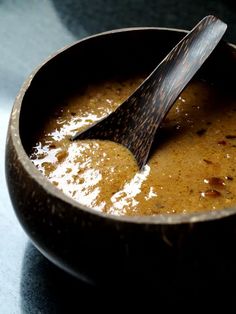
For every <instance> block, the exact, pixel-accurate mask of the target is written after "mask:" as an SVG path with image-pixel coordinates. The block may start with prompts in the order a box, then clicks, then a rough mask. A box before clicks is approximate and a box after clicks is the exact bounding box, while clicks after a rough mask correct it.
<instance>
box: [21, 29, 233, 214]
mask: <svg viewBox="0 0 236 314" xmlns="http://www.w3.org/2000/svg"><path fill="white" fill-rule="evenodd" d="M185 34H186V33H185V32H184V31H177V30H170V29H158V28H139V29H125V30H118V31H112V32H108V33H103V34H100V35H96V36H92V37H90V38H89V39H85V40H82V41H80V42H78V43H76V44H75V45H73V46H71V47H69V48H67V49H65V50H63V51H62V52H60V53H58V54H57V55H56V56H54V57H53V58H52V59H50V60H49V61H48V62H46V63H45V64H44V65H43V66H42V67H41V68H40V69H39V70H38V71H37V72H36V74H35V75H34V76H33V79H32V81H31V84H30V86H29V88H28V89H27V90H26V93H25V95H24V97H23V101H22V104H21V112H20V122H19V129H20V138H21V142H22V144H23V147H24V149H25V151H26V153H27V154H28V153H29V152H30V149H31V147H32V143H33V138H34V136H35V133H37V130H38V129H39V128H40V126H41V125H42V124H43V122H44V120H45V118H46V117H47V116H49V115H50V113H51V112H52V111H53V110H54V107H55V106H56V105H58V104H61V102H62V101H63V99H65V97H66V96H67V95H71V94H72V93H73V92H74V91H76V90H78V89H79V88H80V87H81V86H84V85H86V84H87V83H89V82H90V83H91V82H94V81H96V80H101V79H108V78H111V77H114V76H126V75H134V74H136V73H140V72H146V73H150V72H151V71H152V70H153V69H154V68H155V66H156V65H157V64H158V63H159V62H160V61H161V60H162V59H163V58H164V56H165V55H166V54H167V53H168V52H169V51H170V50H171V49H172V48H173V47H174V46H175V45H176V44H177V43H178V41H179V40H180V39H181V38H182V37H183V36H184V35H185ZM235 60H236V57H235V48H234V47H233V46H231V45H228V44H226V43H224V42H221V43H220V44H219V45H218V47H217V48H216V50H215V51H214V52H213V54H212V55H211V56H210V58H209V59H208V60H207V62H206V63H205V64H204V66H203V67H202V68H201V70H200V71H199V72H198V73H197V75H198V76H200V77H201V78H203V79H207V80H210V81H211V82H214V83H215V84H217V85H218V86H219V88H222V89H224V90H225V91H227V93H234V89H233V76H234V73H235V70H236V62H235ZM29 162H31V161H30V160H29ZM45 181H46V178H45ZM48 184H50V183H48ZM60 193H61V192H60ZM185 218H186V217H185Z"/></svg>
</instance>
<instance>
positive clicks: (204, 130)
mask: <svg viewBox="0 0 236 314" xmlns="http://www.w3.org/2000/svg"><path fill="white" fill-rule="evenodd" d="M196 133H197V135H198V136H202V135H203V134H205V133H206V129H200V130H198V131H197V132H196Z"/></svg>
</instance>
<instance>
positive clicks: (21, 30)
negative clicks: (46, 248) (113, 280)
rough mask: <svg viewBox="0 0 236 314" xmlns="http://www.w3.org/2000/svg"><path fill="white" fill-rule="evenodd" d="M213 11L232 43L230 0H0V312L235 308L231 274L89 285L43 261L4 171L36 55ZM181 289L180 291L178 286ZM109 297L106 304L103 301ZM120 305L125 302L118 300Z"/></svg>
mask: <svg viewBox="0 0 236 314" xmlns="http://www.w3.org/2000/svg"><path fill="white" fill-rule="evenodd" d="M208 14H215V15H217V16H219V17H220V18H222V19H223V20H224V21H225V22H226V23H228V31H227V34H226V36H225V38H226V39H228V40H230V41H231V42H234V43H235V42H236V4H235V0H209V1H207V0H182V1H181V0H179V1H176V0H169V1H168V0H136V1H135V0H123V1H122V0H117V1H115V0H114V1H112V0H110V1H109V0H77V1H75V0H65V1H62V0H40V1H37V0H0V147H1V150H0V313H3V314H5V313H79V312H83V311H84V308H85V309H86V312H87V311H88V310H89V309H93V310H95V311H98V312H99V313H100V312H101V311H109V312H112V311H113V310H117V308H118V309H119V310H122V311H128V310H129V309H132V311H136V310H137V309H140V307H141V306H145V312H148V308H150V307H153V309H154V311H155V312H157V313H158V312H160V313H161V312H162V311H161V310H160V308H161V307H163V306H164V307H165V308H166V309H170V308H171V309H172V310H175V311H177V310H182V309H183V308H185V309H188V311H189V313H192V312H195V311H196V310H197V309H198V310H201V311H203V312H204V311H205V310H215V309H219V308H220V307H222V311H224V312H225V313H229V312H236V309H235V301H234V298H235V279H236V278H232V279H231V280H229V279H227V280H225V281H223V282H222V281H220V282H218V281H217V273H216V278H214V280H212V279H211V280H212V282H209V281H208V280H207V279H206V281H204V282H202V283H200V284H198V285H195V284H194V282H192V284H191V286H186V287H184V286H183V285H180V283H179V282H178V281H177V282H172V283H169V284H168V283H167V284H165V285H163V284H162V283H158V282H157V283H156V285H155V286H154V287H153V286H152V287H149V286H146V285H142V286H141V287H140V286H139V287H125V285H124V286H122V287H116V286H115V285H114V286H113V287H112V286H110V287H104V288H98V287H90V286H87V285H86V284H84V283H82V282H79V281H78V280H75V279H74V278H71V277H70V276H69V275H67V274H65V273H64V272H62V271H61V270H59V269H57V268H56V267H55V266H53V265H52V264H51V263H50V262H48V261H47V260H46V259H45V258H44V257H43V256H42V255H41V254H40V253H38V251H37V250H36V249H35V248H34V247H33V246H32V245H31V244H30V242H29V240H28V238H27V236H26V235H25V233H24V232H23V230H22V229H21V227H20V225H19V223H18V221H17V219H16V217H15V214H14V212H13V208H12V206H11V203H10V200H9V197H8V192H7V187H6V183H5V174H4V146H5V138H6V130H7V124H8V119H9V115H10V111H11V108H12V105H13V102H14V98H15V96H16V94H17V92H18V90H19V88H20V86H21V84H22V83H23V81H24V79H25V78H26V77H27V76H28V75H29V74H30V72H31V71H32V70H33V68H34V67H36V66H37V65H38V64H39V63H40V62H41V61H42V60H44V59H45V58H46V57H48V55H50V54H51V53H53V52H54V51H55V50H57V49H60V48H61V47H63V46H65V45H67V44H70V43H72V42H74V41H75V40H77V39H79V38H82V37H84V36H87V35H89V34H93V33H97V32H100V31H105V30H110V29H113V28H121V27H128V26H165V27H177V28H185V29H190V28H192V27H193V26H194V24H195V23H196V22H198V20H200V19H201V18H202V17H203V16H205V15H208ZM180 287H181V288H180ZM108 300H110V301H111V302H112V304H111V305H109V303H108ZM125 304H126V305H125Z"/></svg>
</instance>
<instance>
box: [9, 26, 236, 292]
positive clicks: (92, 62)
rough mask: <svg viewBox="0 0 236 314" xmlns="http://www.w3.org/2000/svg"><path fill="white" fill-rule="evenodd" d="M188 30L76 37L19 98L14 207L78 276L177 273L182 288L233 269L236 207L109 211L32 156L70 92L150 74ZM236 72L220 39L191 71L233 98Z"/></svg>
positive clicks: (12, 151) (145, 277)
mask: <svg viewBox="0 0 236 314" xmlns="http://www.w3.org/2000/svg"><path fill="white" fill-rule="evenodd" d="M185 35H186V32H185V31H180V30H173V29H161V28H133V29H123V30H117V31H111V32H107V33H103V34H99V35H95V36H92V37H90V38H87V39H84V40H81V41H79V42H77V43H76V44H75V45H72V46H70V47H67V48H65V49H64V50H62V51H60V52H59V53H57V54H55V55H54V56H53V57H51V58H50V59H49V60H47V61H46V62H44V63H43V64H42V65H41V66H40V67H39V68H38V69H36V70H35V71H34V72H33V73H32V74H31V76H30V77H29V78H28V79H27V80H26V81H25V83H24V85H23V86H22V88H21V90H20V92H19V94H18V96H17V97H16V100H15V104H14V107H13V110H12V115H11V119H10V122H9V131H8V137H7V145H6V176H7V183H8V187H9V193H10V196H11V200H12V203H13V206H14V209H15V212H16V214H17V217H18V219H19V221H20V223H21V224H22V226H23V228H24V230H25V231H26V233H27V234H28V235H29V237H30V239H31V240H32V242H33V243H34V245H35V246H36V247H37V248H38V249H39V250H40V251H41V252H42V253H43V254H44V255H45V256H46V257H47V258H48V259H49V260H51V261H52V262H53V263H55V264H56V265H58V266H59V267H61V268H63V269H64V270H66V271H67V272H70V273H71V274H73V275H75V276H77V277H79V278H81V279H82V280H85V281H88V282H90V283H97V284H106V283H117V282H123V283H124V282H132V281H136V282H137V284H141V283H142V282H143V281H148V282H154V284H155V283H157V282H158V284H160V283H162V282H164V283H169V282H171V281H172V279H174V280H176V282H177V286H178V287H179V286H180V285H186V286H188V287H190V286H191V283H194V284H195V285H196V284H197V281H199V284H201V283H202V281H201V280H203V279H204V280H211V279H212V278H216V276H217V278H223V279H225V278H227V277H228V278H231V277H232V274H234V273H235V263H236V250H235V243H236V208H230V209H222V210H218V211H215V212H205V213H193V214H176V215H155V216H145V217H128V216H127V217H124V216H123V217H118V216H111V215H108V214H105V213H100V212H96V211H94V210H92V209H91V208H88V207H86V206H83V205H81V204H80V203H78V202H76V201H75V200H73V199H71V198H69V197H68V196H66V195H65V194H63V193H62V192H61V191H60V190H59V189H57V188H56V187H55V186H53V185H52V184H51V183H50V182H49V181H48V180H47V179H46V178H45V177H44V176H43V175H42V174H41V173H40V172H39V171H38V170H37V169H36V167H35V166H34V165H33V163H32V161H31V160H30V158H29V152H30V149H31V145H32V138H34V134H35V132H37V129H38V128H39V126H41V125H42V123H43V122H44V120H45V118H46V117H47V116H48V115H49V114H51V112H53V110H54V106H56V104H58V103H62V100H63V99H64V97H65V96H66V95H71V94H73V92H74V90H76V89H78V87H80V86H83V85H84V84H87V83H88V82H91V80H93V81H96V80H97V79H98V78H99V79H102V78H104V79H105V78H110V77H112V76H113V75H114V74H115V75H128V74H129V75H135V73H136V72H137V69H138V71H139V72H140V71H146V72H147V73H150V72H151V71H152V69H153V68H154V67H155V66H156V64H157V63H158V62H160V61H161V60H162V59H163V58H164V56H166V55H167V53H168V52H169V51H170V50H171V49H172V48H173V47H174V46H175V45H176V44H177V43H178V42H179V41H180V40H181V39H182V38H183V37H184V36H185ZM124 47H125V48H126V49H124ZM94 52H96V54H95V53H94ZM235 71H236V47H235V46H233V45H229V44H226V43H221V44H220V45H218V47H217V48H216V49H215V51H214V52H213V53H212V55H211V56H210V57H209V59H208V60H207V61H206V63H205V64H204V66H203V67H202V68H201V70H200V71H199V72H198V74H197V75H198V76H199V77H201V78H203V79H209V80H210V81H214V83H215V84H217V85H218V86H219V87H220V88H223V89H224V90H227V91H228V92H229V93H233V94H234V93H235V87H234V76H235V73H236V72H235Z"/></svg>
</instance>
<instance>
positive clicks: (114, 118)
mask: <svg viewBox="0 0 236 314" xmlns="http://www.w3.org/2000/svg"><path fill="white" fill-rule="evenodd" d="M226 28H227V25H226V24H225V23H223V22H222V21H221V20H219V19H217V18H216V17H214V16H211V15H210V16H207V17H205V18H204V19H202V20H201V21H200V22H199V23H198V24H197V25H196V26H195V27H194V28H193V29H192V30H191V31H190V32H189V33H188V34H187V35H186V36H185V37H184V38H183V39H182V40H181V41H180V42H179V43H178V44H177V45H176V46H175V47H174V48H173V49H172V50H171V52H170V53H169V54H168V55H167V56H166V58H165V59H164V60H163V61H162V62H161V63H160V64H159V65H158V66H157V67H156V68H155V69H154V71H153V72H152V73H151V74H150V75H149V76H148V77H147V78H146V80H145V81H144V82H143V83H142V85H141V86H140V87H139V88H138V89H137V90H136V91H135V92H134V94H133V95H131V96H130V97H129V98H128V99H127V100H126V101H125V102H124V103H123V104H122V105H121V106H120V107H118V108H117V110H116V111H114V112H113V113H112V114H110V115H109V116H108V118H105V119H104V120H102V121H101V122H98V123H97V124H96V125H95V126H92V127H91V128H90V129H88V130H86V131H85V132H83V133H81V134H80V133H78V134H76V135H75V136H74V138H73V139H76V138H80V139H83V138H97V139H98V138H99V139H109V140H113V141H115V142H118V143H121V144H123V145H124V146H126V147H127V148H128V149H130V151H131V152H132V153H133V154H134V156H135V158H136V160H137V163H138V165H139V167H140V168H142V167H143V166H144V165H145V164H146V162H147V159H148V155H149V152H150V149H151V145H152V143H153V139H154V136H155V133H156V130H157V128H158V127H159V126H160V124H161V122H162V121H163V119H164V117H165V116H166V114H167V113H168V111H169V110H170V108H171V106H172V105H173V104H174V102H175V100H176V99H177V97H178V96H179V94H180V93H181V91H182V90H183V89H184V88H185V86H186V85H187V84H188V82H189V81H190V80H191V78H192V77H193V75H194V74H195V73H196V72H197V70H198V69H199V68H200V67H201V65H202V64H203V63H204V61H205V60H206V59H207V57H208V56H209V55H210V54H211V52H212V51H213V49H214V48H215V47H216V45H217V44H218V42H219V41H220V39H221V38H222V36H223V34H224V32H225V30H226Z"/></svg>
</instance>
